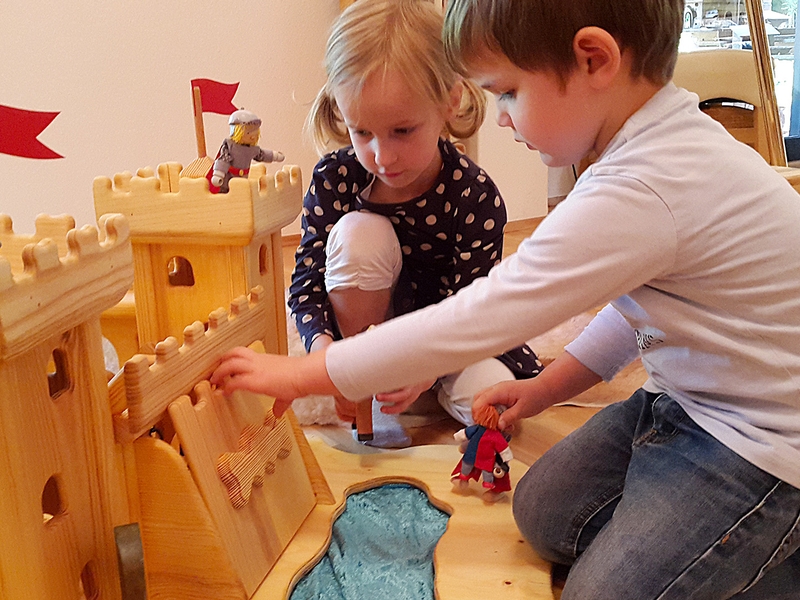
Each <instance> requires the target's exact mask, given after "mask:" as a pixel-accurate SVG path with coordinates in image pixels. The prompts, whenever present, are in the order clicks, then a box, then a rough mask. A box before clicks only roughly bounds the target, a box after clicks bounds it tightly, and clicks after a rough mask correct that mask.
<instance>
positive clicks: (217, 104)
mask: <svg viewBox="0 0 800 600" xmlns="http://www.w3.org/2000/svg"><path fill="white" fill-rule="evenodd" d="M196 87H199V88H200V99H201V100H202V102H203V112H212V113H217V114H220V115H229V114H231V113H232V112H233V111H235V110H236V107H235V106H234V105H233V102H232V100H233V96H234V94H235V93H236V90H237V89H239V84H238V83H220V82H219V81H213V80H211V79H192V89H194V88H196Z"/></svg>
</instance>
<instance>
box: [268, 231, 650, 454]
mask: <svg viewBox="0 0 800 600" xmlns="http://www.w3.org/2000/svg"><path fill="white" fill-rule="evenodd" d="M540 221H541V219H532V220H527V221H524V222H513V223H510V224H509V225H508V226H507V228H506V238H505V251H504V256H508V255H509V254H511V253H513V252H515V251H516V249H517V246H518V245H519V243H520V242H521V241H522V240H523V239H524V238H525V237H527V236H528V235H530V233H531V232H532V231H533V229H534V228H535V227H536V225H538V223H539V222H540ZM296 243H297V240H296V239H294V240H293V239H290V238H287V240H286V243H284V270H285V277H286V284H287V286H288V282H289V280H290V274H291V272H292V269H293V267H294V249H295V247H296ZM590 318H591V315H585V318H584V319H580V318H576V319H577V320H576V321H575V322H573V323H568V324H565V326H564V327H561V328H557V329H555V330H553V331H551V332H549V333H548V334H546V335H545V336H542V338H537V340H540V343H539V344H536V345H534V347H533V350H534V351H535V352H537V354H538V355H539V357H540V358H541V359H542V360H543V362H545V363H546V362H548V361H550V360H552V359H553V358H555V357H556V356H557V355H558V354H560V352H561V350H562V349H563V347H564V345H565V344H566V343H568V342H570V341H571V340H572V339H573V338H574V337H575V335H577V333H579V332H580V330H581V329H582V327H583V326H584V325H585V323H586V322H588V320H589V319H590ZM643 381H644V374H643V372H642V369H641V366H640V365H639V364H638V363H635V364H634V365H631V366H630V367H629V368H628V369H626V370H625V371H623V372H622V373H621V374H620V375H619V376H618V377H617V378H616V379H615V380H614V382H612V383H610V384H604V383H603V384H600V385H598V386H595V388H593V389H592V390H590V391H589V392H586V393H585V394H583V395H582V396H581V397H580V398H579V399H578V400H581V401H582V402H584V403H589V404H603V403H607V402H610V401H614V400H621V399H624V398H627V397H628V396H629V395H630V394H631V393H632V392H633V391H634V390H635V389H636V388H637V387H639V386H640V385H641V384H642V382H643ZM598 410H599V408H597V407H596V406H594V407H587V406H554V407H551V408H549V409H547V410H545V411H544V412H542V413H541V414H539V415H537V416H535V417H532V418H530V419H526V420H525V421H524V422H523V423H522V424H521V426H520V427H518V428H517V431H516V432H515V434H514V436H513V438H512V440H511V448H512V451H513V452H514V456H515V457H516V458H517V459H518V460H520V461H521V462H523V463H525V464H531V463H533V461H535V460H536V459H537V458H538V457H540V456H541V455H542V454H543V453H544V452H545V451H546V450H547V449H548V448H550V447H551V446H552V445H553V444H555V443H556V442H557V441H559V440H560V439H562V438H563V437H564V436H566V435H567V434H568V433H570V432H571V431H573V430H574V429H576V428H577V427H579V426H580V425H582V424H583V423H584V422H586V420H587V419H588V418H589V417H591V416H592V415H593V414H595V413H596V412H597V411H598ZM401 423H402V424H403V425H404V427H405V429H406V432H407V433H408V434H409V436H410V437H411V440H412V445H414V446H418V445H426V444H454V443H455V442H454V441H453V434H454V433H455V432H456V431H458V430H459V429H461V425H460V424H459V423H458V422H457V421H455V420H454V419H452V418H451V417H450V416H448V415H447V414H446V413H445V412H444V411H443V410H442V409H441V407H439V405H438V404H437V403H436V401H435V399H433V398H432V397H431V396H427V397H423V398H421V399H420V400H419V401H418V402H416V403H415V405H414V406H413V407H412V410H410V411H409V413H408V414H404V415H401ZM305 429H306V432H307V433H308V434H310V435H319V436H322V437H324V438H326V439H327V440H329V441H330V442H331V443H332V444H334V445H340V446H341V447H347V445H348V444H347V442H348V441H350V442H351V444H352V437H351V435H350V432H349V431H346V430H344V429H343V428H342V427H337V426H323V427H320V426H310V427H306V428H305Z"/></svg>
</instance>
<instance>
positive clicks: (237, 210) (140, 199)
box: [94, 163, 303, 359]
mask: <svg viewBox="0 0 800 600" xmlns="http://www.w3.org/2000/svg"><path fill="white" fill-rule="evenodd" d="M180 172H181V165H179V164H177V163H166V164H162V165H159V167H158V175H157V176H155V175H154V173H153V172H152V170H150V169H141V170H140V171H139V172H138V173H137V175H136V176H132V175H131V174H130V173H119V174H117V175H115V176H114V179H113V181H112V180H111V179H109V178H107V177H98V178H96V179H95V181H94V203H95V212H96V214H97V215H98V216H100V215H103V214H106V213H122V214H123V215H125V217H126V218H127V219H128V222H129V225H130V232H131V242H132V244H133V254H134V265H135V282H134V298H135V307H136V322H137V331H138V338H139V340H138V341H139V345H140V347H141V348H143V349H145V350H147V349H149V350H150V351H152V347H153V345H154V344H156V343H157V342H158V341H160V340H162V339H165V338H166V337H168V336H174V337H176V338H177V339H178V340H182V335H183V328H184V326H185V325H186V323H192V322H193V321H197V320H199V321H201V322H205V319H206V318H207V316H208V315H209V314H210V313H211V312H212V311H214V310H216V309H217V308H219V307H223V306H227V305H228V303H229V301H230V299H231V298H236V297H238V296H241V295H244V294H247V293H248V291H249V290H250V289H251V288H253V287H255V286H258V285H260V286H261V287H263V288H264V290H265V293H266V294H267V296H268V297H271V298H273V299H274V300H273V305H272V306H271V308H270V310H269V314H268V317H267V318H268V320H269V329H270V332H271V334H270V335H269V336H268V338H267V339H268V340H269V344H270V345H269V347H267V348H266V350H267V351H268V352H273V353H283V354H285V353H286V352H287V341H286V313H285V300H284V283H283V258H282V253H281V228H282V227H284V226H286V225H288V224H289V223H291V222H292V221H294V219H295V218H296V216H297V215H298V214H299V212H300V207H301V205H302V197H303V192H302V181H301V176H300V169H299V168H298V167H297V166H284V167H283V168H282V169H281V170H279V171H277V172H276V173H275V174H274V176H271V177H270V176H267V175H266V168H265V165H264V164H261V163H257V164H254V165H253V168H252V169H251V170H250V176H249V178H235V179H233V180H232V181H231V184H230V191H229V192H228V193H227V194H212V193H210V192H209V191H208V182H207V181H206V180H205V179H204V178H187V177H180V175H179V174H180ZM112 341H114V340H113V339H112ZM121 358H123V359H125V358H128V357H127V356H122V357H121Z"/></svg>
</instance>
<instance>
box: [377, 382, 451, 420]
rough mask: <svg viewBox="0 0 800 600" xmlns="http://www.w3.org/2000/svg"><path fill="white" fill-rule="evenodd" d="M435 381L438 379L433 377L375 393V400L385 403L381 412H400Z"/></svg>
mask: <svg viewBox="0 0 800 600" xmlns="http://www.w3.org/2000/svg"><path fill="white" fill-rule="evenodd" d="M434 383H436V380H435V379H432V380H430V381H423V382H422V383H418V384H415V385H409V386H406V387H404V388H400V389H399V390H395V391H393V392H384V393H381V394H375V400H377V401H378V402H380V403H381V404H382V405H383V406H381V412H383V413H387V414H391V415H394V414H400V413H401V412H403V411H404V410H405V409H407V408H408V407H409V406H411V405H412V404H414V402H415V401H416V399H417V398H419V395H420V394H421V393H422V392H424V391H426V390H429V389H430V388H431V386H432V385H433V384H434Z"/></svg>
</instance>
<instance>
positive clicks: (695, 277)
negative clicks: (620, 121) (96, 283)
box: [327, 84, 800, 487]
mask: <svg viewBox="0 0 800 600" xmlns="http://www.w3.org/2000/svg"><path fill="white" fill-rule="evenodd" d="M799 237H800V198H798V196H797V193H796V192H795V191H794V190H793V189H792V188H791V187H790V186H789V184H788V183H786V181H785V180H784V179H783V177H781V176H780V175H778V174H776V173H775V172H774V171H773V170H772V168H771V167H770V166H769V165H767V164H766V163H765V162H764V161H763V159H762V158H761V157H760V156H758V155H757V154H756V153H755V152H754V151H753V150H752V149H750V148H747V147H746V146H744V145H743V144H741V143H739V142H737V141H735V140H734V139H733V138H732V137H730V135H729V134H728V133H727V132H726V131H725V130H724V128H723V127H722V126H721V125H719V124H718V123H716V122H715V121H713V120H712V119H710V118H709V117H707V116H705V115H703V114H702V113H701V112H700V111H699V109H698V107H697V97H696V96H695V95H694V94H691V93H689V92H686V91H685V90H680V89H678V88H676V87H675V86H674V85H672V84H669V85H667V86H665V87H664V88H663V89H662V90H660V91H659V92H658V93H657V94H656V95H655V96H654V97H653V98H652V99H651V100H650V101H649V102H648V103H647V104H645V106H643V107H642V108H641V109H640V110H639V111H638V112H637V113H635V114H634V115H633V116H631V117H630V118H629V119H628V121H627V122H626V123H625V124H624V125H623V127H622V128H621V129H620V131H619V132H618V133H617V135H616V136H615V137H614V139H613V140H612V141H611V142H610V144H609V145H608V147H607V148H606V150H605V151H604V152H603V154H602V156H601V157H600V158H599V159H598V160H597V162H596V163H595V164H594V165H592V166H591V167H590V168H589V169H588V170H587V171H586V172H585V173H584V174H583V175H582V176H581V177H580V179H579V180H578V182H577V183H576V186H575V188H574V190H573V191H572V192H571V193H570V195H569V196H568V197H567V199H566V200H564V201H563V202H562V203H560V204H559V205H558V206H557V207H556V208H555V210H554V211H553V212H552V213H551V214H550V215H549V216H548V217H547V219H545V220H544V221H543V222H542V224H541V225H540V226H539V227H538V228H537V230H536V231H535V232H534V234H533V235H532V236H531V237H529V238H528V239H526V240H524V241H523V242H522V244H520V247H519V249H518V251H517V253H516V254H514V255H512V256H511V257H510V258H509V259H507V260H504V261H503V262H502V263H501V264H500V265H498V266H497V267H495V268H494V269H493V270H492V271H491V272H490V274H489V276H488V277H485V278H481V279H479V280H477V281H476V282H474V283H473V284H472V285H471V286H469V287H468V288H466V289H464V290H462V291H461V292H459V293H458V294H456V295H455V296H454V297H452V298H449V299H447V300H445V301H443V302H441V303H440V304H437V305H435V306H432V307H429V308H426V309H423V310H420V311H417V312H415V313H413V314H411V315H407V316H403V317H400V318H397V319H394V320H392V321H390V322H388V323H386V324H384V325H382V326H380V327H378V328H376V329H374V330H373V331H371V332H369V333H366V334H363V335H361V336H357V337H354V338H349V339H348V340H345V341H344V342H341V343H337V344H334V345H333V346H331V347H330V348H329V349H328V352H327V368H328V373H329V375H330V377H331V379H332V380H333V382H334V384H335V385H336V386H337V388H338V389H339V390H340V391H341V392H342V393H343V394H344V395H345V396H346V397H348V398H363V397H367V396H369V395H371V394H372V393H375V392H379V391H385V390H391V389H396V388H398V387H401V386H403V385H406V384H409V383H412V382H416V381H419V380H423V379H427V378H432V377H434V376H438V375H441V374H444V373H450V372H454V371H457V370H459V369H462V368H464V367H466V366H467V365H469V364H472V363H474V362H476V361H477V360H479V359H482V358H485V357H487V356H493V355H495V354H498V353H500V352H502V351H503V350H505V349H507V348H510V347H512V346H515V345H518V344H520V343H522V342H524V341H525V340H528V339H531V338H533V337H535V336H537V335H539V334H541V333H544V332H546V331H547V330H549V329H550V328H552V327H554V326H555V325H558V324H559V323H561V322H563V321H564V320H566V319H568V318H570V317H572V316H574V315H576V314H579V313H582V312H584V311H586V310H588V309H590V308H592V307H595V306H598V305H601V304H604V303H607V302H612V301H613V302H612V304H613V306H614V309H615V310H616V311H617V312H618V313H619V314H620V315H622V317H624V322H623V321H622V320H619V319H616V320H615V317H613V316H612V317H611V320H610V321H607V322H606V324H605V325H604V326H603V329H604V330H605V333H603V334H602V335H594V336H592V335H590V334H587V338H586V340H584V341H580V342H578V343H576V345H575V346H573V347H572V348H571V349H570V352H573V353H574V354H575V355H576V357H577V358H578V359H579V360H582V361H586V362H585V363H584V364H587V366H589V368H591V369H593V370H595V371H596V372H598V373H599V374H601V375H603V376H610V375H611V374H613V372H614V370H615V369H618V368H619V366H621V365H624V363H625V362H627V361H628V360H629V359H630V355H631V353H630V352H629V350H630V344H629V343H628V342H625V336H626V335H627V336H628V338H627V339H628V340H631V339H632V338H631V337H630V336H631V331H630V330H631V328H632V329H633V330H634V332H635V339H636V341H637V343H638V348H639V352H640V353H641V356H642V362H643V365H644V367H645V369H646V370H647V372H648V374H649V377H650V380H649V381H648V383H647V388H648V389H650V390H651V391H656V390H659V391H664V392H666V393H668V394H669V395H670V396H672V397H673V398H674V399H675V400H676V401H677V402H679V403H680V404H681V406H682V407H683V408H684V410H686V412H687V413H688V414H689V416H690V417H691V418H692V419H693V420H695V421H696V422H697V423H698V424H699V425H700V426H701V427H703V428H704V429H705V430H706V431H708V432H709V433H710V434H711V435H713V436H714V437H716V438H717V439H718V440H720V441H721V442H722V443H723V444H725V445H726V446H728V447H729V448H731V449H732V450H733V451H735V452H737V453H738V454H739V455H741V456H742V457H744V458H745V459H747V460H748V461H750V462H752V463H753V464H755V465H757V466H758V467H760V468H762V469H764V470H765V471H767V472H769V473H771V474H773V475H775V476H777V477H779V478H781V479H783V480H785V481H787V482H788V483H790V484H792V485H794V486H796V487H800V243H798V241H799V240H798V238H799ZM609 310H610V309H609ZM608 317H609V314H608V313H607V314H606V315H605V316H604V317H603V318H608ZM614 322H616V325H614ZM626 323H627V326H626ZM604 336H609V337H608V339H616V343H614V344H608V347H606V348H603V347H598V345H602V340H603V339H604ZM615 336H621V337H616V338H615ZM592 337H593V339H594V341H592ZM614 348H616V350H612V349H614ZM604 351H607V352H608V356H607V357H606V358H605V359H603V358H602V356H603V352H604ZM591 356H594V357H595V358H591ZM597 357H601V358H597ZM593 362H594V363H596V364H592V363H593Z"/></svg>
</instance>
